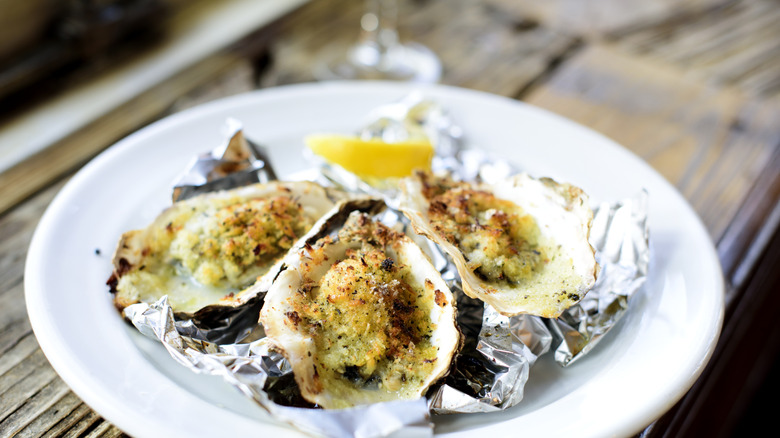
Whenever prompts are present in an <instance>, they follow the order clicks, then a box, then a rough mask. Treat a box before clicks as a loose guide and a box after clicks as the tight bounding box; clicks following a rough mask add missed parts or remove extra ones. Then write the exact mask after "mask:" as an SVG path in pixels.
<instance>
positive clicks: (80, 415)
mask: <svg viewBox="0 0 780 438" xmlns="http://www.w3.org/2000/svg"><path fill="white" fill-rule="evenodd" d="M71 394H72V393H71ZM62 400H63V403H67V404H66V405H65V406H63V407H65V408H66V409H67V408H70V410H68V411H67V414H66V415H65V416H64V417H63V418H62V419H60V420H59V421H58V422H57V423H56V424H55V425H54V426H52V427H51V428H49V429H47V430H45V431H44V433H43V434H42V435H41V436H42V437H46V438H53V437H62V436H64V435H66V434H68V433H72V434H74V435H75V436H78V434H79V433H80V431H82V430H83V429H85V428H86V427H87V426H89V424H92V423H89V422H88V423H86V425H85V423H83V422H82V420H83V419H84V418H85V417H88V416H89V417H90V418H94V417H95V414H94V413H93V412H92V409H90V408H89V406H87V405H85V404H84V403H83V402H81V400H80V399H79V398H78V397H76V395H75V394H73V395H66V396H65V397H63V399H62ZM73 403H75V408H74V407H72V406H74V405H73ZM93 422H94V421H93ZM42 430H43V429H42ZM71 430H75V431H76V432H75V433H73V432H69V431H71Z"/></svg>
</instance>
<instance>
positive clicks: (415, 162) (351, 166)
mask: <svg viewBox="0 0 780 438" xmlns="http://www.w3.org/2000/svg"><path fill="white" fill-rule="evenodd" d="M304 141H305V143H306V145H307V146H308V147H309V149H311V150H312V152H314V153H315V154H317V155H319V156H321V157H322V158H324V159H325V160H327V161H328V162H330V163H333V164H338V165H339V166H341V167H343V168H344V169H346V170H348V171H350V172H352V173H354V174H356V175H358V176H361V177H369V178H401V177H405V176H409V175H411V174H412V172H413V171H414V170H416V169H426V170H427V169H430V168H431V160H432V159H433V155H434V149H433V145H432V144H431V142H430V141H429V140H428V139H427V138H415V139H409V140H405V141H402V142H398V143H387V142H384V141H382V140H380V139H368V140H364V139H361V138H360V137H357V136H348V135H339V134H313V135H309V136H307V137H306V138H305V139H304Z"/></svg>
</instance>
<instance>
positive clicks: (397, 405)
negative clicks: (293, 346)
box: [125, 297, 433, 437]
mask: <svg viewBox="0 0 780 438" xmlns="http://www.w3.org/2000/svg"><path fill="white" fill-rule="evenodd" d="M125 317H126V318H128V319H129V320H130V321H131V322H132V323H133V325H135V326H136V328H138V330H139V331H140V332H141V333H143V334H145V335H147V336H150V337H152V338H156V339H159V340H160V342H161V343H162V344H163V345H164V346H165V348H166V350H167V351H168V353H170V355H171V357H173V358H174V359H175V360H176V361H178V362H179V363H181V364H182V365H184V366H186V367H187V368H189V369H191V370H193V371H194V372H196V373H200V374H208V375H215V376H220V377H222V378H224V379H225V380H226V381H227V382H228V383H230V384H231V385H233V386H235V387H236V388H237V389H239V390H240V391H241V392H242V393H244V394H245V395H246V396H248V397H250V398H252V399H253V400H255V401H256V402H257V403H259V404H260V405H261V406H262V407H264V408H265V409H267V410H268V412H270V413H271V414H272V415H273V416H274V417H275V418H277V419H279V420H281V421H285V422H287V423H289V424H291V425H293V426H294V427H296V428H297V429H299V430H301V431H302V432H306V433H308V434H311V435H315V436H327V437H378V436H388V435H391V434H393V433H399V434H400V433H402V436H411V437H426V436H431V435H432V434H433V426H432V423H431V421H430V416H429V414H428V408H427V406H426V400H425V399H424V398H420V399H419V400H413V401H396V402H387V403H375V404H372V405H367V406H360V407H355V408H351V409H343V410H323V409H312V408H310V407H301V406H290V405H289V404H291V403H299V404H300V403H301V402H300V401H299V400H297V399H296V394H295V393H296V392H297V387H296V386H295V382H294V380H293V378H292V369H291V367H290V364H289V363H288V362H287V361H286V360H285V359H284V357H283V356H282V355H281V354H279V353H277V352H274V351H272V350H270V349H269V347H268V344H267V343H266V338H261V339H258V340H255V341H253V342H248V343H238V344H216V343H212V342H207V341H203V340H199V339H193V338H191V337H189V336H184V335H181V334H180V333H179V332H178V331H177V330H176V321H175V319H174V315H173V311H172V309H171V307H170V306H169V305H168V300H167V297H163V298H161V299H160V300H159V301H157V302H156V303H152V304H147V303H138V304H133V305H130V306H128V307H127V308H125ZM280 386H281V388H278V387H280ZM290 391H291V392H293V394H292V395H290V394H287V393H286V392H290ZM297 398H300V395H299V394H298V397H297Z"/></svg>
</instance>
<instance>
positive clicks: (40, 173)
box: [0, 54, 246, 215]
mask: <svg viewBox="0 0 780 438" xmlns="http://www.w3.org/2000/svg"><path fill="white" fill-rule="evenodd" d="M241 62H246V61H242V60H241V59H239V58H238V57H236V56H235V55H230V54H220V55H215V56H212V57H209V58H207V59H206V60H204V61H202V62H199V63H198V64H196V65H195V66H193V67H192V68H189V69H187V70H185V71H183V72H182V73H180V74H178V75H176V76H174V77H173V78H171V79H169V80H166V81H165V82H163V83H162V84H160V85H157V86H155V87H153V88H152V89H151V90H149V91H147V92H145V93H143V94H141V95H140V96H138V97H136V98H135V99H133V100H131V101H130V102H128V103H127V104H125V105H123V106H121V107H119V108H117V109H116V110H113V111H111V112H109V113H108V114H106V115H104V116H102V117H100V118H99V119H98V120H96V121H95V122H93V123H91V124H89V125H88V126H87V127H86V128H84V129H82V130H80V131H78V132H76V133H74V134H73V135H71V136H69V137H67V138H65V139H64V140H62V141H60V142H58V143H56V144H54V145H52V146H51V147H49V148H48V149H46V150H45V151H43V152H40V153H37V154H35V155H33V156H32V157H30V158H28V159H26V160H24V161H22V162H21V163H19V164H18V165H16V166H14V167H12V168H10V169H9V170H7V171H5V172H3V173H0V188H1V189H0V190H2V193H0V215H1V214H2V213H3V212H6V211H8V210H9V209H10V208H11V207H13V206H14V205H16V204H18V203H19V202H21V201H22V200H24V199H26V198H28V197H29V196H31V195H32V194H34V193H36V192H37V191H38V190H40V189H41V188H43V187H45V186H46V185H48V184H50V183H51V181H55V180H57V179H58V177H61V176H62V175H64V174H65V173H67V172H70V171H73V170H75V169H76V168H78V167H79V166H81V165H83V164H84V163H85V162H86V161H87V160H89V159H90V158H92V157H93V156H95V155H96V154H97V153H99V152H100V151H102V150H103V149H105V148H106V147H107V146H109V145H111V144H112V143H114V142H116V141H117V140H119V139H120V138H122V137H124V136H125V135H127V134H129V133H131V132H133V131H135V130H137V129H138V128H140V127H142V126H143V125H145V124H147V123H149V122H151V121H153V120H155V119H156V118H159V117H160V116H161V115H163V114H164V113H165V111H166V110H167V109H168V108H169V107H170V106H171V105H172V104H173V103H174V102H176V100H177V99H179V98H180V97H182V96H183V95H184V94H185V93H187V92H190V91H192V90H193V89H195V88H196V87H198V86H199V85H202V84H204V83H205V82H207V81H209V80H213V79H214V78H216V77H218V76H219V75H221V74H224V73H225V72H227V71H229V70H230V69H233V68H235V67H236V66H237V65H239V64H240V63H241Z"/></svg>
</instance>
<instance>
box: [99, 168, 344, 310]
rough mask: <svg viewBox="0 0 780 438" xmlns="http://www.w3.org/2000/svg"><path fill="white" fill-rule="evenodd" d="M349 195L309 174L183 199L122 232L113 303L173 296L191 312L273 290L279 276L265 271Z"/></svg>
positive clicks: (111, 281)
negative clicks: (143, 224)
mask: <svg viewBox="0 0 780 438" xmlns="http://www.w3.org/2000/svg"><path fill="white" fill-rule="evenodd" d="M343 197H344V195H343V194H341V193H337V192H334V191H330V190H326V189H324V188H323V187H321V186H319V185H317V184H314V183H310V182H305V181H303V182H271V183H266V184H252V185H249V186H244V187H239V188H236V189H232V190H225V191H219V192H212V193H208V194H204V195H200V196H196V197H193V198H189V199H186V200H182V201H179V202H176V203H174V204H173V205H172V206H171V207H169V208H168V209H166V210H165V211H163V212H162V213H161V214H160V215H159V216H158V217H157V218H156V219H155V220H154V221H153V222H152V223H151V224H150V225H149V226H148V227H146V228H144V229H141V230H133V231H128V232H126V233H124V234H123V235H122V237H121V238H120V240H119V243H118V245H117V249H116V252H115V253H114V256H113V264H114V271H113V274H112V276H111V278H110V279H109V282H108V283H109V285H110V286H111V290H112V292H114V293H115V295H114V303H115V305H116V307H117V308H118V309H119V310H122V309H123V308H124V307H126V306H128V305H130V304H133V303H137V302H146V303H151V302H154V301H156V300H158V299H159V298H161V297H162V296H163V295H168V302H169V303H170V304H171V307H172V308H173V309H174V311H175V312H176V313H177V314H179V315H180V316H184V317H188V316H190V315H193V314H194V313H195V312H198V311H203V310H204V309H208V307H209V306H212V305H217V306H230V307H236V306H239V305H241V304H244V303H246V302H247V301H248V300H249V299H251V298H253V297H255V296H256V295H257V294H258V293H260V292H264V291H265V290H267V289H268V286H269V285H270V280H271V278H272V277H273V275H272V274H269V275H267V276H264V274H267V273H269V271H271V272H273V271H274V269H272V266H274V265H275V264H278V263H279V262H280V259H281V258H282V257H283V256H284V254H286V253H287V251H288V250H289V249H290V248H291V247H292V246H293V244H294V243H295V242H296V241H297V240H298V239H299V238H300V237H301V236H302V235H304V234H305V233H307V232H308V231H309V230H310V229H311V227H312V225H313V224H314V223H315V222H316V221H317V220H318V219H319V218H320V217H322V215H323V214H325V213H326V212H328V211H329V210H330V209H331V208H332V207H333V206H334V205H335V204H336V202H337V201H338V199H340V198H343ZM277 269H278V267H277ZM259 277H262V278H261V281H258V278H259ZM206 313H213V312H206Z"/></svg>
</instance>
